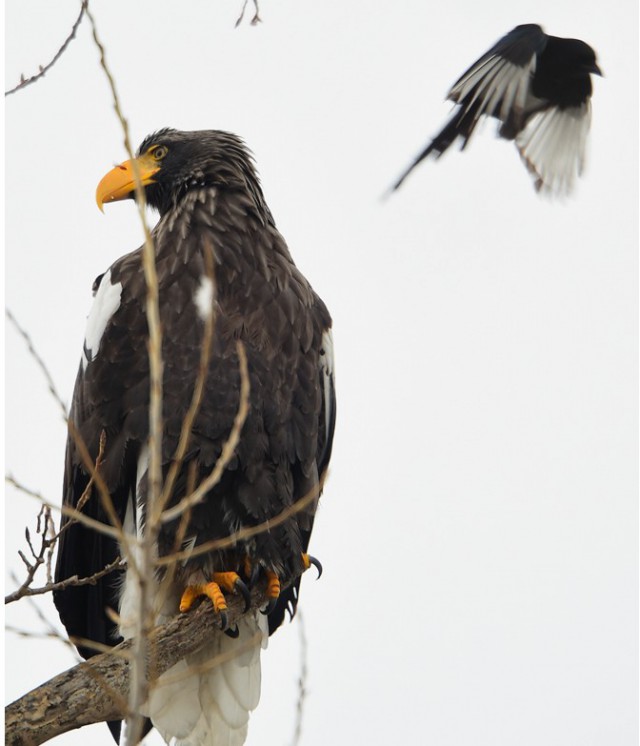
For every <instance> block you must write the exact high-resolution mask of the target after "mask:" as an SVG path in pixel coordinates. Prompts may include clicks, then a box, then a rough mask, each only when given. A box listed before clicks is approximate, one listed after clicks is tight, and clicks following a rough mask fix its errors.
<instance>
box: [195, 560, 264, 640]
mask: <svg viewBox="0 0 640 746" xmlns="http://www.w3.org/2000/svg"><path fill="white" fill-rule="evenodd" d="M223 588H224V590H225V591H227V593H238V592H240V593H241V594H242V597H243V598H244V605H245V609H244V610H245V611H247V610H248V609H249V606H250V605H251V594H250V593H249V589H248V588H247V586H246V585H245V583H244V582H243V581H242V579H241V578H240V576H239V575H238V574H237V573H235V572H214V573H213V580H212V581H211V582H210V583H196V584H194V585H188V586H187V587H186V588H185V589H184V592H183V594H182V596H181V598H180V611H183V612H184V611H189V609H190V608H191V607H192V606H193V604H194V602H195V600H196V599H197V598H199V597H200V596H206V597H207V598H210V599H211V601H212V603H213V609H214V611H215V612H217V613H219V614H220V627H221V629H223V630H226V629H227V625H228V617H227V608H228V607H227V600H226V599H225V597H224V593H223V592H222V589H223Z"/></svg>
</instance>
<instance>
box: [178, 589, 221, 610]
mask: <svg viewBox="0 0 640 746" xmlns="http://www.w3.org/2000/svg"><path fill="white" fill-rule="evenodd" d="M200 596H206V597H207V598H210V599H211V601H212V602H213V608H214V610H215V611H224V610H225V609H226V608H227V602H226V600H225V597H224V594H223V593H222V591H221V590H220V586H219V585H218V584H217V583H215V582H212V583H200V584H195V585H188V586H187V587H186V588H185V589H184V592H183V594H182V597H181V598H180V611H189V609H190V608H191V607H192V606H193V603H194V601H195V600H196V598H199V597H200Z"/></svg>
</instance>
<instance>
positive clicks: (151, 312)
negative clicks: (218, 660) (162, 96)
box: [87, 9, 163, 744]
mask: <svg viewBox="0 0 640 746" xmlns="http://www.w3.org/2000/svg"><path fill="white" fill-rule="evenodd" d="M87 16H88V18H89V20H90V22H91V28H92V35H93V40H94V42H95V44H96V46H97V48H98V50H99V52H100V66H101V67H102V69H103V70H104V73H105V75H106V77H107V80H108V82H109V87H110V89H111V96H112V100H113V106H114V109H115V112H116V115H117V116H118V119H119V121H120V125H121V127H122V132H123V135H124V145H125V148H126V151H127V153H128V155H129V158H130V159H131V165H132V170H133V177H134V181H135V195H136V205H137V207H138V213H139V216H140V221H141V223H142V230H143V232H144V239H145V240H144V246H143V249H142V266H143V271H144V275H145V280H146V283H147V297H146V314H147V324H148V328H149V341H148V344H149V386H150V393H149V440H148V448H149V466H148V469H147V489H146V490H145V492H144V494H143V496H142V501H143V504H142V506H141V509H142V515H143V516H147V517H148V516H149V515H150V512H151V511H150V510H149V506H150V505H154V504H155V503H156V502H157V501H158V500H159V499H160V494H161V491H162V384H163V363H162V328H161V325H160V303H159V288H158V275H157V272H156V258H155V249H154V245H153V239H152V236H151V231H150V230H149V226H148V225H147V221H146V217H145V206H146V200H145V194H144V189H143V187H142V181H141V179H140V169H139V165H138V163H137V161H136V160H135V158H134V154H133V148H132V147H131V139H130V137H129V125H128V123H127V120H126V118H125V117H124V114H123V113H122V107H121V105H120V99H119V97H118V92H117V89H116V84H115V80H114V78H113V75H112V74H111V72H110V70H109V66H108V65H107V60H106V52H105V48H104V46H103V44H102V42H101V41H100V39H99V37H98V31H97V27H96V22H95V19H94V17H93V15H92V14H91V12H90V11H89V10H88V9H87ZM158 530H159V523H158V524H157V525H154V522H153V521H149V520H148V521H147V522H146V530H145V533H144V536H143V538H142V540H141V541H140V542H139V546H138V550H139V551H138V552H137V556H136V558H135V559H136V563H137V565H138V567H137V569H136V570H135V580H136V582H137V583H138V587H139V599H140V604H139V609H138V613H137V614H136V618H135V622H136V642H135V646H134V648H135V659H134V662H133V671H134V681H133V686H132V687H131V690H130V712H131V713H132V714H131V716H130V717H127V729H126V738H127V743H128V744H137V743H138V741H139V740H140V738H141V736H142V728H143V723H144V718H143V717H142V715H140V713H139V710H140V707H141V706H142V704H143V703H144V701H145V700H146V699H147V695H148V682H147V680H146V677H145V675H144V668H145V664H146V661H147V658H148V653H149V643H148V632H149V631H150V630H151V627H152V625H153V616H152V603H153V599H152V583H151V580H152V578H153V570H154V562H155V556H154V549H155V547H156V537H157V533H158ZM127 559H128V560H132V559H133V558H132V557H131V558H130V557H127ZM130 566H131V567H132V568H133V567H134V562H130Z"/></svg>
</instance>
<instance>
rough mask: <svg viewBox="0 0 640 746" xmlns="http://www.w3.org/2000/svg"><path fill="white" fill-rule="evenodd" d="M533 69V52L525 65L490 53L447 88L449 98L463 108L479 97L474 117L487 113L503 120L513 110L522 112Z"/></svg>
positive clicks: (469, 106) (473, 102) (534, 63)
mask: <svg viewBox="0 0 640 746" xmlns="http://www.w3.org/2000/svg"><path fill="white" fill-rule="evenodd" d="M535 69H536V56H535V55H534V54H532V55H531V59H530V60H529V62H528V63H527V64H526V65H524V66H521V65H515V64H514V63H512V62H509V61H508V60H506V59H505V58H504V57H500V56H499V55H492V56H490V57H488V58H484V59H482V60H480V61H479V62H478V63H477V64H475V65H474V66H473V67H472V68H470V69H469V70H468V71H467V72H466V73H465V74H464V75H463V76H462V77H461V78H460V80H459V81H458V82H457V83H456V84H455V85H454V86H453V88H452V89H451V91H449V99H450V100H451V101H455V102H456V103H459V104H461V105H462V106H463V107H464V109H465V110H466V111H468V110H469V109H470V108H471V107H472V106H473V105H474V104H475V102H476V101H479V106H478V109H477V111H476V118H479V117H480V116H482V115H483V114H486V115H487V116H496V117H498V118H499V119H501V120H505V119H506V118H507V117H508V116H509V113H510V112H511V111H512V110H515V111H518V112H524V110H525V107H526V104H527V100H528V98H529V86H530V83H531V78H532V76H533V74H534V72H535Z"/></svg>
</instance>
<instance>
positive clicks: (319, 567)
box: [307, 554, 322, 580]
mask: <svg viewBox="0 0 640 746" xmlns="http://www.w3.org/2000/svg"><path fill="white" fill-rule="evenodd" d="M307 557H308V558H309V564H310V565H313V566H314V567H315V568H316V570H317V571H318V577H317V578H316V580H318V579H319V578H321V577H322V565H321V564H320V560H318V559H316V558H315V557H312V556H311V555H310V554H308V555H307Z"/></svg>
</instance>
